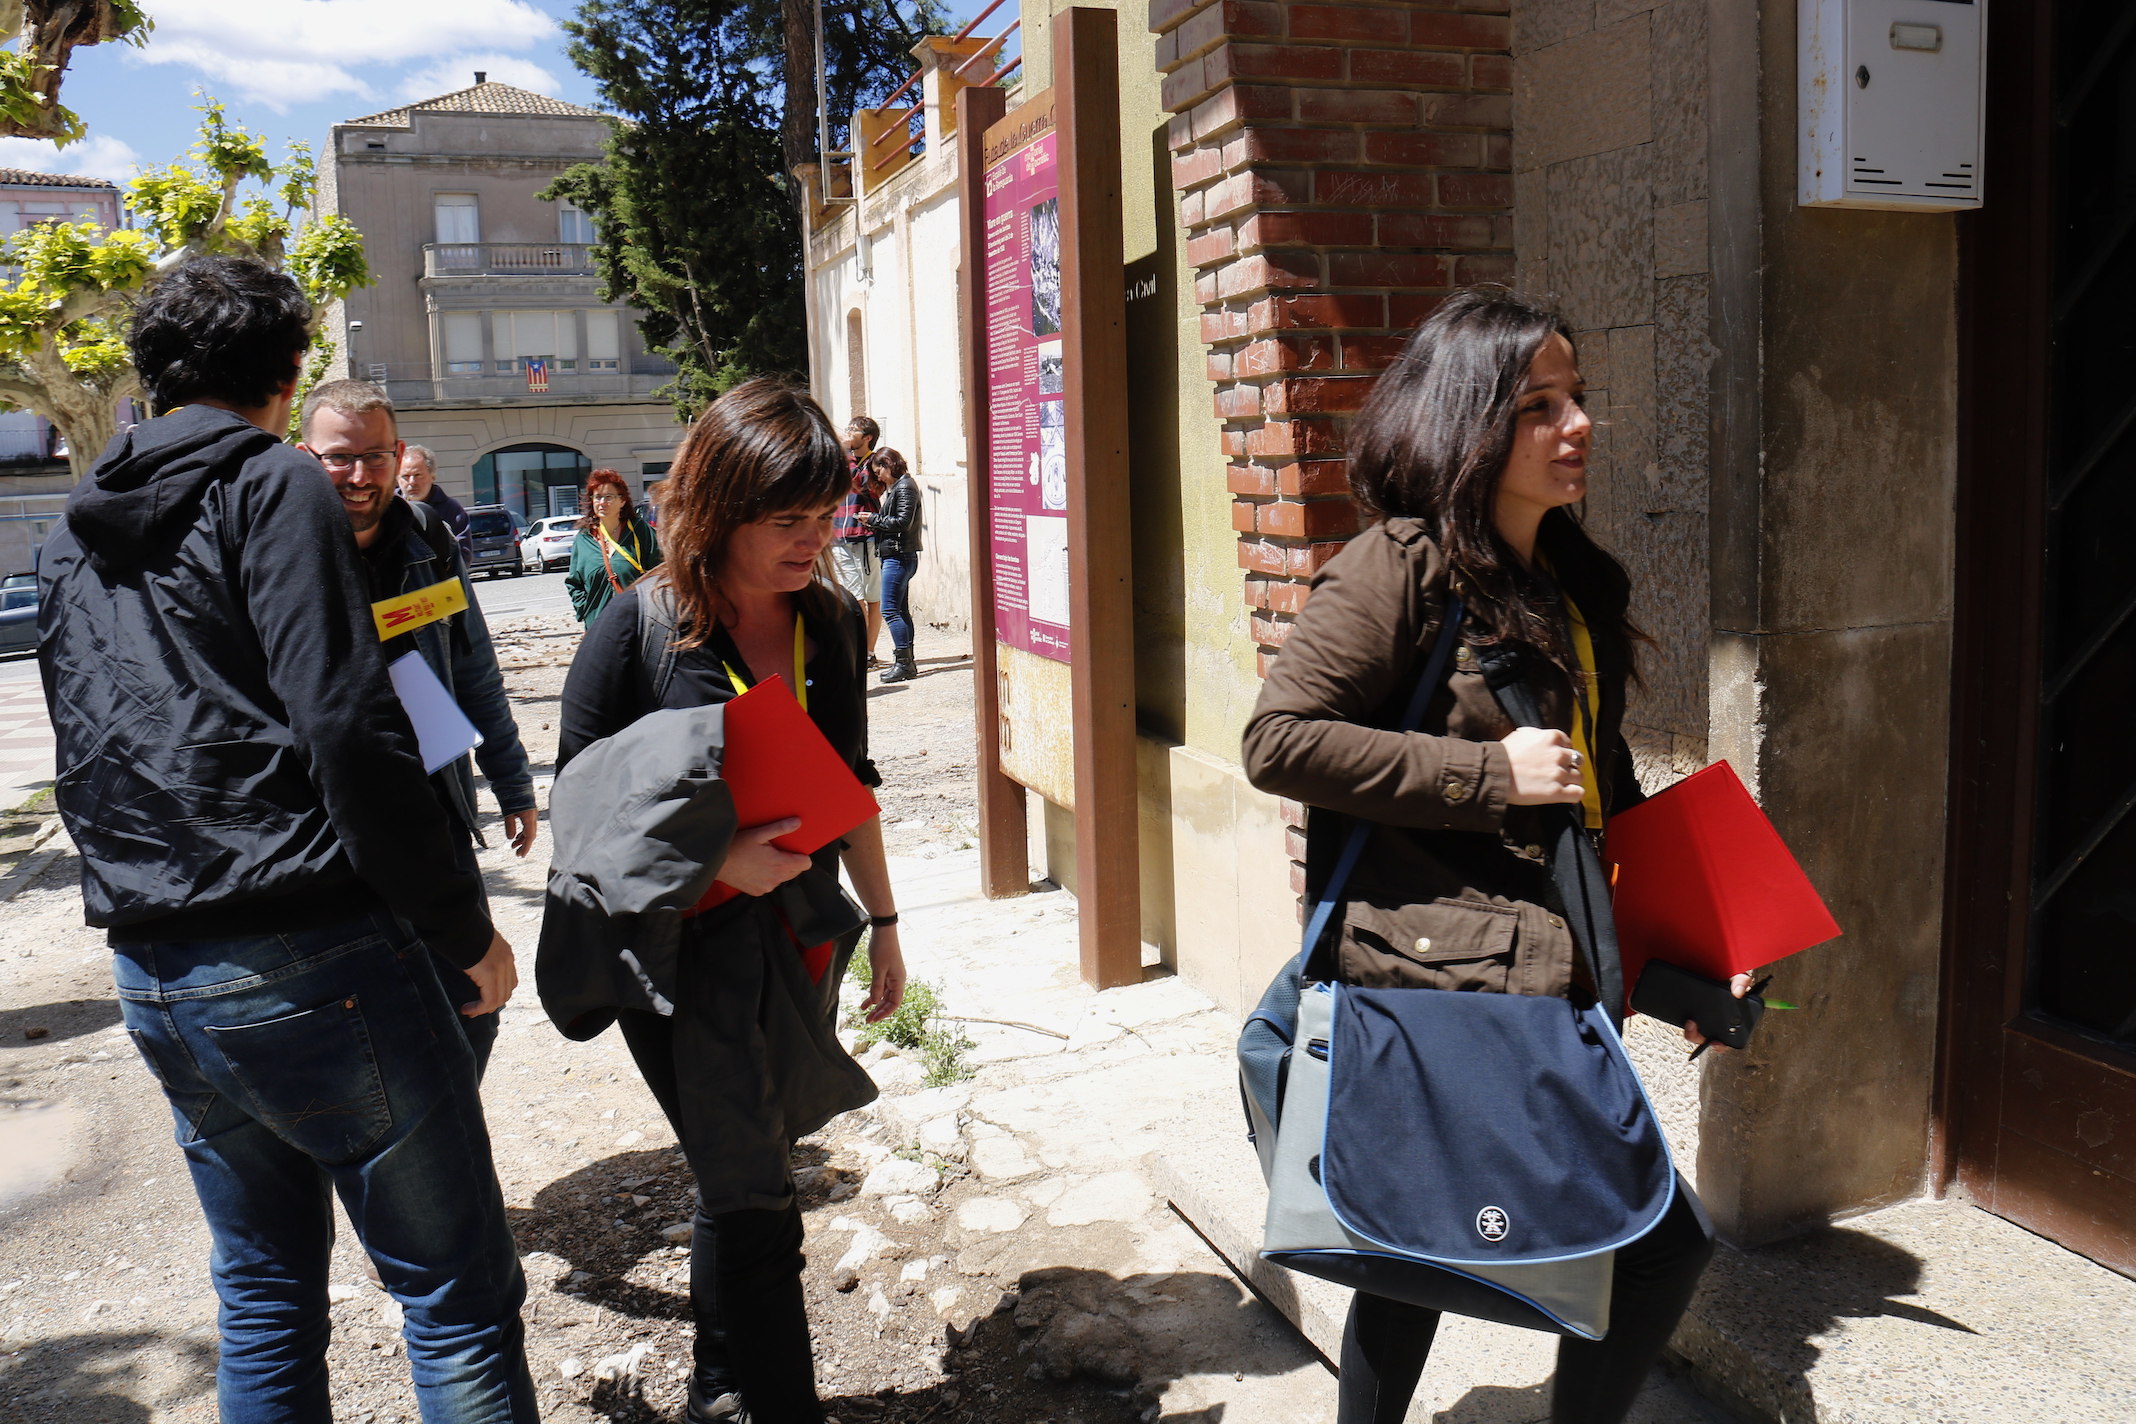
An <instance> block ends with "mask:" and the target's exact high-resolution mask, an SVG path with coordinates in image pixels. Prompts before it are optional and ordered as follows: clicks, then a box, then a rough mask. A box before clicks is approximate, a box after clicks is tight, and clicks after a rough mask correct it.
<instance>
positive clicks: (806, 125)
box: [779, 0, 816, 174]
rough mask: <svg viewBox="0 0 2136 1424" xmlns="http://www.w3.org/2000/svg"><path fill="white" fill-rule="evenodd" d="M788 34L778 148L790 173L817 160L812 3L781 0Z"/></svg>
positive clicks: (784, 25)
mask: <svg viewBox="0 0 2136 1424" xmlns="http://www.w3.org/2000/svg"><path fill="white" fill-rule="evenodd" d="M779 19H780V22H781V26H782V28H783V29H784V30H785V33H786V113H785V116H784V118H783V119H782V120H781V122H780V124H779V145H780V147H781V149H782V150H783V154H782V156H783V157H784V158H785V159H786V171H787V172H788V173H789V174H790V173H792V172H793V171H794V169H796V168H798V167H800V166H801V165H802V164H804V163H813V162H815V161H816V16H815V9H814V3H813V0H779Z"/></svg>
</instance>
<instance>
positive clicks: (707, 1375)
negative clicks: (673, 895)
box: [557, 379, 905, 1424]
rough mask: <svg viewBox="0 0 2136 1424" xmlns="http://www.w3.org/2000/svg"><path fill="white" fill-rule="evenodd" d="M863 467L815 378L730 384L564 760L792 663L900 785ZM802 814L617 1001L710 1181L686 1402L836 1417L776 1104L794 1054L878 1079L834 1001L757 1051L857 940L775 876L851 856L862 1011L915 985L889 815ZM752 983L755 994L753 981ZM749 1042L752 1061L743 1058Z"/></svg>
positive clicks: (567, 711)
mask: <svg viewBox="0 0 2136 1424" xmlns="http://www.w3.org/2000/svg"><path fill="white" fill-rule="evenodd" d="M849 482H850V477H849V474H848V471H847V467H846V459H845V452H844V451H843V450H842V449H841V448H840V447H839V443H838V437H837V435H836V433H835V432H833V431H832V429H831V425H830V422H829V421H828V420H827V419H825V417H824V414H823V411H822V410H821V409H820V408H818V406H817V405H816V403H815V402H814V401H812V400H810V399H809V398H808V396H807V395H806V394H804V393H802V392H801V391H798V390H795V389H793V388H791V387H789V386H787V385H784V384H783V383H780V382H777V381H773V380H767V379H758V380H752V381H745V382H744V383H742V384H741V385H739V386H736V387H735V388H734V389H733V390H731V391H729V392H727V393H726V394H725V395H723V396H721V397H720V398H719V399H717V400H715V401H714V402H713V403H712V405H711V406H710V407H709V408H708V409H707V410H706V411H705V413H704V414H703V415H702V416H700V417H698V419H697V422H696V424H694V425H692V426H691V427H690V432H689V434H688V436H687V437H686V438H685V439H684V441H683V443H682V448H681V449H680V450H679V451H678V452H677V454H676V457H675V464H674V469H673V471H672V472H671V473H670V475H669V476H668V480H667V483H666V486H665V488H664V489H663V490H662V491H661V499H660V517H661V533H662V534H663V535H664V536H665V538H666V542H667V559H666V561H665V562H664V563H663V564H662V565H661V566H660V568H658V569H657V570H655V571H654V572H653V573H652V574H651V575H650V576H649V577H648V578H647V579H646V580H645V581H644V582H642V583H640V584H638V585H637V586H635V587H632V588H629V589H626V590H624V591H623V592H622V593H619V594H617V595H616V596H615V598H614V599H613V600H612V601H611V602H610V604H609V606H608V611H607V613H606V614H605V615H604V616H603V617H602V618H601V619H600V621H599V622H597V623H595V624H594V625H593V626H592V627H591V628H589V629H588V630H587V632H586V637H585V641H584V642H583V643H581V644H580V646H579V651H578V654H577V656H576V657H575V658H574V659H573V661H572V664H571V672H570V675H569V677H568V678H567V679H566V680H565V683H564V693H563V710H562V716H563V728H562V737H561V743H560V746H559V748H558V753H557V767H558V769H559V770H561V769H562V768H563V767H564V766H565V765H566V764H567V763H568V762H569V761H570V760H571V759H572V758H573V757H575V756H577V755H578V754H579V753H580V752H582V751H584V750H585V749H586V748H587V747H588V746H590V745H592V744H593V743H594V742H597V741H599V740H601V739H602V738H604V737H608V736H612V735H614V734H615V733H617V732H619V731H621V730H623V729H624V728H625V727H628V726H629V725H630V724H631V723H632V722H634V721H636V720H637V719H638V718H640V717H642V716H644V715H646V714H647V713H649V712H653V711H655V710H658V709H661V708H679V707H702V706H707V705H710V704H714V703H719V702H725V701H727V700H728V699H730V698H732V697H734V696H736V695H738V694H739V693H740V692H742V691H743V690H745V689H746V688H748V687H751V686H753V685H755V683H756V682H757V681H758V680H759V679H760V678H764V677H770V676H773V675H777V676H779V677H781V678H783V679H785V681H786V682H787V684H788V686H789V687H790V688H791V689H792V691H793V692H794V694H795V695H796V697H798V698H799V699H800V701H801V703H802V705H803V707H805V708H806V709H807V712H808V715H809V717H810V719H811V720H813V721H814V722H815V724H816V727H817V729H818V730H820V731H821V732H822V733H823V735H824V737H825V738H826V739H827V740H828V741H829V742H830V744H831V745H832V746H833V747H834V748H836V749H837V751H838V752H839V754H840V755H841V756H843V757H844V758H845V760H846V762H847V763H848V765H850V766H851V767H852V769H853V771H854V773H855V774H856V775H857V776H858V777H859V778H860V779H861V780H862V781H863V782H865V783H867V784H868V785H871V786H873V785H877V784H879V783H880V781H881V778H880V777H879V776H877V774H876V771H875V766H874V763H873V762H871V761H870V760H869V759H868V716H867V696H866V693H867V687H866V669H865V657H866V654H865V650H864V649H863V648H862V646H861V636H862V634H861V623H860V615H859V610H858V609H857V608H856V607H855V606H854V604H853V601H852V599H851V598H850V597H849V596H847V595H846V594H845V593H844V592H843V591H841V590H839V589H838V588H836V587H835V586H833V585H832V584H831V583H829V582H828V581H827V567H826V566H827V560H826V558H825V550H826V549H827V548H828V547H829V545H830V540H831V521H832V516H833V514H834V513H835V511H836V510H837V507H838V501H839V499H840V497H841V496H842V495H843V494H844V493H845V492H846V490H847V488H848V486H849ZM648 602H649V603H650V607H641V605H646V604H647V603H648ZM646 617H650V620H651V621H650V623H649V624H648V623H646V622H642V621H641V619H643V618H646ZM648 630H650V636H648ZM798 824H799V823H798V822H795V821H778V822H774V823H772V824H770V825H764V826H753V827H745V828H743V829H740V830H738V831H736V832H735V835H734V838H733V841H732V843H731V844H730V846H729V848H728V851H727V854H726V858H725V859H724V860H723V861H722V862H721V864H720V867H719V877H718V878H719V880H720V881H721V882H722V883H723V884H725V885H728V886H731V887H733V888H734V889H736V890H739V891H740V892H742V893H741V895H740V896H739V897H737V899H735V900H731V901H728V902H726V903H724V904H721V905H719V906H718V908H717V909H709V908H707V907H705V906H700V910H701V911H703V913H700V914H698V915H697V916H696V917H694V918H693V919H691V920H689V921H687V922H686V927H685V930H684V939H683V943H682V946H681V953H680V955H679V956H678V960H679V964H680V966H681V967H680V970H679V979H678V983H677V985H676V986H675V994H674V1001H673V1003H672V1012H671V1013H661V1012H655V1011H653V1010H652V1009H650V1008H646V1007H643V1006H629V1005H620V1004H619V1005H617V1006H616V1008H617V1018H618V1020H619V1022H620V1023H621V1025H622V1029H623V1037H624V1039H625V1041H626V1042H627V1043H628V1044H629V1046H630V1051H631V1056H632V1057H633V1058H634V1059H635V1060H636V1061H637V1064H638V1069H639V1072H640V1073H642V1074H643V1075H644V1077H645V1081H646V1084H647V1086H649V1087H650V1088H651V1089H652V1091H653V1096H654V1097H655V1098H657V1099H658V1100H659V1102H660V1106H661V1108H662V1110H663V1111H665V1112H666V1114H667V1117H668V1120H669V1121H670V1122H671V1123H673V1124H674V1127H675V1134H676V1136H677V1137H678V1138H679V1139H681V1142H682V1147H683V1152H684V1154H685V1155H686V1156H687V1157H688V1159H689V1163H690V1169H691V1171H692V1172H693V1173H694V1174H695V1176H696V1178H697V1183H698V1207H697V1216H696V1221H695V1223H694V1232H693V1236H692V1241H691V1251H690V1304H691V1309H692V1311H693V1312H694V1314H695V1316H696V1320H697V1346H696V1369H695V1372H694V1373H693V1374H692V1376H691V1379H690V1387H689V1405H688V1413H687V1415H686V1418H687V1419H689V1420H690V1421H693V1424H703V1421H709V1420H723V1419H735V1418H738V1417H740V1416H741V1415H742V1414H743V1413H744V1412H745V1411H746V1414H747V1417H748V1418H750V1419H752V1420H754V1421H755V1424H818V1421H820V1420H821V1419H822V1418H823V1409H822V1406H821V1405H820V1403H819V1402H818V1401H817V1397H816V1384H815V1364H814V1360H813V1357H812V1355H811V1352H810V1347H809V1329H808V1315H807V1311H806V1308H805V1305H804V1302H803V1298H802V1291H801V1265H802V1258H801V1211H800V1206H799V1204H798V1202H797V1200H796V1197H795V1194H794V1186H793V1180H792V1176H791V1174H790V1171H789V1166H788V1163H789V1159H790V1156H791V1153H792V1148H793V1143H792V1141H791V1140H790V1139H788V1138H783V1137H782V1138H778V1140H767V1139H768V1137H770V1136H773V1134H766V1133H764V1132H762V1131H758V1130H756V1128H755V1124H757V1123H758V1122H760V1121H761V1120H762V1119H763V1116H764V1107H763V1105H764V1103H765V1102H766V1101H767V1100H770V1099H771V1098H773V1097H775V1096H776V1091H777V1089H776V1084H777V1081H778V1078H779V1075H780V1074H781V1073H782V1071H790V1072H792V1073H794V1074H804V1073H806V1074H813V1075H815V1077H816V1079H819V1080H820V1079H822V1078H824V1077H825V1076H826V1075H828V1077H829V1078H830V1079H832V1080H835V1081H836V1082H839V1083H849V1084H852V1085H854V1086H856V1087H857V1088H858V1089H860V1090H862V1091H861V1094H860V1096H859V1097H858V1099H857V1101H844V1105H845V1106H848V1107H851V1106H858V1105H859V1102H864V1101H866V1100H867V1097H868V1096H872V1092H871V1091H868V1090H867V1089H868V1085H867V1080H866V1076H865V1074H863V1073H862V1072H861V1070H860V1068H859V1066H858V1065H856V1064H854V1063H852V1061H851V1060H850V1059H849V1058H847V1057H846V1056H845V1052H844V1050H843V1049H842V1048H839V1047H838V1045H837V1043H836V1040H835V1039H834V1038H831V1037H830V1035H829V1025H828V1022H827V1020H825V1021H823V1022H818V1023H815V1024H814V1025H813V1026H812V1027H811V1030H810V1034H809V1037H808V1041H809V1042H810V1043H812V1045H813V1049H814V1051H815V1052H816V1053H819V1054H822V1055H826V1056H825V1057H822V1058H811V1059H809V1061H808V1062H806V1063H800V1062H796V1063H791V1064H789V1063H782V1062H780V1061H777V1060H776V1059H773V1060H772V1061H769V1062H761V1063H760V1062H758V1061H757V1060H758V1059H759V1058H761V1057H762V1056H763V1055H765V1054H766V1053H768V1052H769V1050H768V1049H767V1048H752V1046H751V1044H752V1043H754V1042H755V1041H756V1040H758V1039H761V1038H763V1037H764V1036H763V1035H762V1034H761V1033H760V1032H759V1029H758V1026H759V1025H760V1024H761V1023H764V1022H768V1021H769V1019H768V1016H769V1015H771V1014H784V1015H787V1018H786V1019H784V1020H781V1022H791V1021H792V1017H793V1014H794V1011H795V1006H797V1005H798V1006H800V1011H801V1013H802V1014H803V1015H804V1016H805V1015H806V1014H807V1013H810V1012H814V1013H816V1014H818V1015H821V1014H822V1013H823V1010H822V1007H821V1004H822V1003H826V1002H827V1003H829V1004H831V1005H833V1006H835V1002H836V995H835V989H836V982H837V976H838V974H839V973H840V972H841V968H842V964H841V961H840V957H839V956H837V955H832V956H830V957H828V959H827V961H825V960H818V959H817V958H816V957H814V956H809V957H806V958H804V954H803V951H802V949H801V948H800V947H799V946H798V945H797V944H796V943H795V942H794V941H793V937H792V935H791V934H790V933H789V932H788V930H789V926H788V923H787V921H786V920H785V919H784V917H783V915H782V911H781V909H780V908H779V905H778V904H777V903H775V902H774V901H773V900H772V899H771V898H769V897H771V896H772V895H773V892H775V891H777V890H779V888H780V887H781V886H783V885H785V884H786V883H787V882H788V881H790V880H793V879H794V878H795V877H797V876H800V875H801V874H802V873H803V872H804V871H808V870H810V869H811V868H812V867H813V869H815V870H816V871H818V872H822V873H824V874H826V875H828V876H829V877H831V880H832V882H833V883H834V884H835V880H836V877H837V874H838V870H839V866H840V864H841V863H843V866H844V868H845V871H846V873H847V875H848V876H849V877H850V878H851V880H852V884H853V889H854V891H855V893H856V894H857V895H858V896H859V898H860V901H861V903H862V905H864V906H865V907H866V909H867V912H868V915H869V916H870V922H871V924H872V926H873V932H872V935H871V937H870V940H869V944H868V963H869V968H870V970H871V972H872V979H871V981H870V984H869V989H868V997H867V999H866V1002H865V1003H864V1004H863V1005H862V1008H863V1011H864V1012H865V1013H866V1015H867V1017H868V1019H869V1021H870V1022H876V1021H879V1020H881V1019H884V1018H887V1017H888V1016H889V1015H890V1014H892V1013H894V1012H895V1011H896V1009H897V1006H898V1004H899V1002H900V1001H901V1000H902V999H903V997H904V991H905V965H904V958H903V956H902V954H901V953H900V950H899V946H898V935H897V905H896V900H895V898H894V897H893V895H892V893H891V888H890V876H889V872H888V869H887V867H886V865H885V862H884V858H883V837H882V826H881V823H880V822H879V821H869V822H868V823H867V824H866V825H864V826H862V827H860V828H859V829H858V830H856V831H854V832H853V833H852V834H850V835H849V836H848V837H847V838H846V840H845V842H844V843H843V844H842V845H840V844H833V845H831V846H828V847H826V848H825V849H823V850H822V851H819V852H817V854H816V855H815V856H814V857H809V856H805V855H796V854H792V853H790V852H788V851H785V850H782V849H780V848H779V847H778V846H776V845H773V844H772V843H771V841H772V838H773V837H775V836H779V835H783V834H785V833H786V832H788V831H791V830H793V829H795V828H796V827H797V825H798ZM708 899H709V897H708ZM766 945H773V946H776V947H778V948H779V949H780V950H781V951H782V952H783V951H790V953H784V955H783V957H782V958H779V959H777V960H776V962H774V963H773V965H772V972H771V973H769V974H766V975H765V976H763V978H762V980H761V982H758V981H749V983H748V985H747V986H746V990H744V989H737V987H736V983H737V976H736V974H735V972H734V970H733V966H735V965H737V964H740V963H743V962H761V961H762V958H763V956H764V955H765V954H766V953H767V952H768V951H766V950H765V948H764V946H766ZM845 947H846V948H850V945H849V944H848V945H846V946H845ZM751 954H754V955H756V956H757V959H756V960H755V961H751V960H750V958H749V956H750V955H751ZM811 979H813V980H814V986H813V989H812V986H811V983H810V980H811ZM742 992H747V993H748V994H750V995H752V996H754V997H751V998H750V1001H749V1002H746V1003H737V1002H734V998H735V996H736V994H737V993H742ZM816 995H820V999H819V998H817V997H815V996H816ZM738 1039H747V1040H750V1042H749V1043H743V1042H737V1041H736V1040H738ZM765 1041H766V1042H768V1041H769V1040H768V1039H766V1040H765ZM738 1062H740V1063H743V1064H746V1065H748V1066H747V1067H746V1068H744V1069H742V1070H740V1071H737V1068H736V1065H737V1063H738ZM799 1130H802V1131H806V1130H809V1129H807V1128H805V1127H804V1128H801V1129H799Z"/></svg>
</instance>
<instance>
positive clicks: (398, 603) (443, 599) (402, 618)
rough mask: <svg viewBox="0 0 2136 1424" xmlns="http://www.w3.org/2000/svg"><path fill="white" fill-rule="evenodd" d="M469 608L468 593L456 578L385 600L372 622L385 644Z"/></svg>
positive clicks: (373, 613)
mask: <svg viewBox="0 0 2136 1424" xmlns="http://www.w3.org/2000/svg"><path fill="white" fill-rule="evenodd" d="M466 608H467V590H466V588H465V587H463V586H462V584H461V583H460V580H459V577H458V576H457V575H455V576H454V577H452V578H449V579H445V580H442V581H441V582H438V583H434V584H432V585H430V587H428V588H419V589H417V590H415V591H414V592H413V593H403V594H400V595H398V596H396V597H393V598H381V599H380V600H378V602H376V603H374V604H372V605H371V621H372V622H374V623H376V624H377V625H378V640H379V641H380V642H381V643H383V642H385V641H386V640H387V639H388V638H398V637H399V636H400V635H401V634H403V633H413V632H414V631H415V630H416V629H418V628H422V627H426V626H427V625H429V624H432V623H435V622H437V621H438V620H439V619H440V618H450V617H452V615H453V614H455V613H460V612H463V611H465V609H466Z"/></svg>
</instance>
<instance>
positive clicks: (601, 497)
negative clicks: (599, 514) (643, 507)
mask: <svg viewBox="0 0 2136 1424" xmlns="http://www.w3.org/2000/svg"><path fill="white" fill-rule="evenodd" d="M593 502H594V503H595V504H621V503H622V502H623V496H622V495H619V494H597V495H595V496H594V497H593Z"/></svg>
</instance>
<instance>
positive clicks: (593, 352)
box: [586, 308, 622, 361]
mask: <svg viewBox="0 0 2136 1424" xmlns="http://www.w3.org/2000/svg"><path fill="white" fill-rule="evenodd" d="M621 347H622V343H621V334H620V332H619V331H618V329H617V326H616V313H615V310H614V309H613V308H602V309H600V310H596V311H589V312H587V313H586V359H587V360H589V361H613V360H616V359H617V358H618V357H619V356H620V355H621V354H622V349H621Z"/></svg>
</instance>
